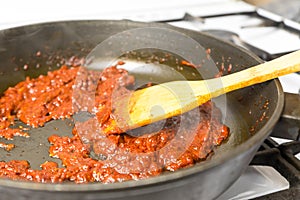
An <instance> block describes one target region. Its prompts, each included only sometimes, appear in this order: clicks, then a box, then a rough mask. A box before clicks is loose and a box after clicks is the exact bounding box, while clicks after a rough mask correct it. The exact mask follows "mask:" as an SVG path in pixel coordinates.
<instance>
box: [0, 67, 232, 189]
mask: <svg viewBox="0 0 300 200" xmlns="http://www.w3.org/2000/svg"><path fill="white" fill-rule="evenodd" d="M133 85H134V77H133V76H131V75H129V74H128V72H127V71H126V70H124V69H120V68H118V67H117V66H112V67H109V68H107V69H105V70H104V71H102V72H95V71H89V70H86V69H84V68H82V67H70V68H68V67H66V66H63V67H62V68H60V69H59V70H56V71H53V72H48V74H47V75H41V76H39V77H38V78H35V79H30V78H26V80H25V81H22V82H20V83H19V84H17V85H16V86H14V87H10V88H8V89H7V90H6V91H5V92H4V93H3V95H2V97H1V98H0V137H3V138H6V139H8V140H13V137H14V136H23V137H29V134H28V133H27V131H26V130H24V129H22V128H11V127H12V126H11V125H13V124H14V121H15V119H19V120H21V121H22V122H24V123H26V124H28V125H30V126H32V127H40V126H43V125H44V124H45V123H46V122H48V121H50V120H55V119H64V118H71V117H72V116H73V115H74V114H75V113H78V112H81V111H86V112H89V113H91V114H92V115H91V117H90V118H88V119H86V120H85V121H75V122H74V123H75V126H74V129H73V136H72V137H67V136H58V135H55V134H53V135H52V136H51V137H49V138H48V141H49V143H50V144H51V147H50V149H49V156H51V157H54V158H59V159H60V160H61V161H62V163H63V167H59V166H58V164H57V163H55V162H49V161H47V162H45V163H41V169H39V170H34V169H31V167H30V164H29V163H28V162H27V161H25V160H12V161H9V162H0V177H2V178H9V179H13V180H26V181H34V182H51V183H56V182H63V181H73V182H75V183H88V182H102V183H113V182H122V181H126V180H139V179H144V178H147V177H151V176H157V175H159V174H161V173H163V172H164V171H175V170H178V169H180V168H184V167H189V166H192V165H194V164H195V163H197V162H200V161H202V160H205V159H207V157H208V156H209V155H211V154H212V153H213V149H214V148H215V146H217V145H220V144H221V143H222V141H224V140H225V139H226V138H227V137H228V136H229V128H228V127H227V126H225V125H224V124H222V123H221V112H220V111H219V110H218V109H217V108H216V107H215V106H214V104H213V103H212V102H207V103H205V104H203V105H201V106H200V107H198V108H196V109H194V110H192V111H190V112H187V113H185V114H183V115H180V116H176V117H172V118H169V119H166V120H165V121H162V122H156V123H154V124H151V125H148V126H146V127H141V128H138V129H135V130H128V131H127V132H123V131H122V130H120V129H119V128H118V126H117V123H116V121H115V116H114V113H113V110H112V109H111V108H112V103H113V100H114V99H116V97H118V96H122V95H124V94H126V93H128V92H131V90H130V89H128V88H130V87H131V86H133ZM1 147H2V148H6V149H7V150H11V149H12V148H13V147H14V146H13V145H12V144H5V143H0V148H1ZM19 148H21V147H19Z"/></svg>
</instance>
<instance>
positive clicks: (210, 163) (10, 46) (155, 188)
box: [0, 21, 284, 200]
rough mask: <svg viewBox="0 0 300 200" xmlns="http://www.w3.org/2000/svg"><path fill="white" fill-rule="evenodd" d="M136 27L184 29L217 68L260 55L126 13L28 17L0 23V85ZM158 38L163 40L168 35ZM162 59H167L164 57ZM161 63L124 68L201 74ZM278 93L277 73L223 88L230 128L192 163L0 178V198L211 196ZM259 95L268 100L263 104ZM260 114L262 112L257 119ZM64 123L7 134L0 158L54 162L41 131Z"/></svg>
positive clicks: (254, 137)
mask: <svg viewBox="0 0 300 200" xmlns="http://www.w3.org/2000/svg"><path fill="white" fill-rule="evenodd" d="M143 27H161V28H169V29H173V30H176V31H179V32H181V33H183V34H186V35H187V36H189V37H191V38H193V39H194V40H196V41H197V42H199V43H200V44H201V45H202V46H203V47H204V48H210V49H211V52H212V53H211V57H212V59H213V60H214V61H215V62H216V63H218V64H217V67H219V68H221V67H222V64H221V63H224V64H225V65H228V64H229V63H230V64H232V66H233V69H232V72H235V71H239V70H242V69H245V68H247V67H249V66H252V65H256V64H258V63H260V62H261V60H260V59H259V58H257V57H256V56H255V55H253V54H251V53H249V52H247V51H245V50H243V49H241V48H238V47H236V46H233V45H231V44H229V43H226V42H223V41H220V40H219V39H216V38H214V37H211V36H209V35H206V34H202V33H199V32H194V31H190V30H184V29H180V28H175V27H172V26H169V25H166V24H158V23H138V22H132V21H67V22H54V23H45V24H35V25H30V26H23V27H18V28H13V29H7V30H2V31H0V60H1V62H0V72H1V75H0V92H3V91H4V90H5V89H6V88H7V87H9V86H13V85H15V84H16V83H18V82H20V81H22V80H24V79H25V77H26V76H30V77H37V76H38V75H39V74H45V73H47V71H49V70H54V69H57V68H58V67H59V66H60V65H61V64H63V63H65V62H66V60H69V59H70V58H72V56H77V57H85V56H86V55H87V53H88V52H89V51H90V50H91V49H92V48H94V47H95V46H96V45H97V44H98V43H100V42H101V41H103V40H105V39H107V38H108V37H109V36H111V35H113V34H116V33H119V32H121V31H124V30H128V29H132V28H143ZM161 42H162V43H164V42H165V43H166V44H167V43H168V42H169V41H161ZM178 42H180V41H178ZM181 45H185V44H181ZM133 59H134V58H133ZM24 66H26V67H25V68H24ZM149 66H150V67H151V66H152V65H149ZM170 67H174V66H172V65H171V64H170ZM164 68H165V66H162V65H159V64H158V65H155V66H154V67H153V69H152V70H145V71H144V72H143V71H139V72H136V71H134V70H133V71H130V69H129V72H130V73H131V74H133V75H134V76H136V78H137V79H139V76H141V77H143V78H145V77H150V78H149V80H150V79H151V77H152V78H153V79H154V78H155V81H156V82H164V81H170V80H174V79H177V78H178V77H179V78H180V77H184V78H185V79H191V80H194V79H198V78H201V77H200V76H199V75H197V76H196V77H195V71H194V69H193V68H190V67H185V68H183V69H182V70H181V71H180V72H178V73H180V74H181V75H182V76H173V75H172V73H171V75H170V71H168V70H163V69H164ZM166 77H167V78H166ZM283 97H284V96H283V91H282V88H281V85H280V83H279V81H278V80H277V79H276V80H272V81H269V82H266V83H262V84H259V85H255V86H252V87H248V88H245V89H242V90H238V91H235V92H232V93H230V94H227V95H226V105H223V106H226V108H227V109H226V113H224V114H226V117H225V118H224V123H225V124H226V125H227V126H229V127H230V130H231V135H230V137H229V139H228V141H226V142H225V143H224V144H222V145H221V146H220V147H218V148H217V149H216V152H215V154H214V155H213V156H212V157H211V158H209V159H207V160H206V161H204V162H201V163H199V164H196V165H194V166H193V167H190V168H185V169H181V170H178V171H175V172H172V173H163V174H161V175H159V176H157V177H152V178H148V179H144V180H139V181H127V182H122V183H113V184H101V183H93V184H79V185H78V184H73V183H69V182H65V183H59V184H44V183H32V182H22V181H12V180H7V179H0V194H1V198H4V199H9V198H10V199H19V198H20V199H21V198H22V199H27V198H28V199H131V200H133V199H156V198H157V199H158V198H159V199H214V198H216V197H217V196H219V195H220V194H221V193H222V192H224V191H225V190H226V189H227V188H228V187H229V186H230V185H232V184H233V183H234V181H235V180H236V179H237V178H238V177H239V176H240V175H241V173H242V172H243V170H244V169H245V168H246V167H247V165H248V164H249V163H250V161H251V159H252V158H253V156H254V154H255V152H256V151H257V149H258V148H259V146H260V145H261V143H262V142H263V141H264V139H265V138H266V137H267V136H268V135H269V133H270V132H271V130H272V128H273V127H274V125H275V123H276V122H277V120H278V119H279V117H280V114H281V111H282V108H283V102H284V98H283ZM216 102H217V101H216ZM266 102H268V106H264V105H266ZM220 107H222V105H221V106H220ZM220 109H221V110H222V108H220ZM222 112H224V111H223V110H222ZM263 115H265V116H266V117H264V118H263V119H261V116H263ZM69 124H70V121H69V120H63V121H60V120H57V121H51V122H48V123H47V124H46V125H45V126H44V127H41V128H37V129H32V130H30V135H31V137H30V138H21V137H15V138H14V140H13V141H11V142H13V143H14V144H16V146H17V147H16V148H15V149H13V150H12V151H11V152H6V151H5V150H3V149H0V160H5V161H8V160H11V159H25V160H29V161H30V164H31V166H32V168H38V166H39V165H40V164H41V163H43V162H44V161H46V160H54V161H55V162H59V161H58V160H57V159H53V158H50V157H49V156H48V148H49V144H48V142H47V138H48V137H49V136H50V135H52V134H59V135H71V128H70V126H69ZM17 125H18V124H17ZM0 141H3V139H1V140H0ZM6 142H7V141H6Z"/></svg>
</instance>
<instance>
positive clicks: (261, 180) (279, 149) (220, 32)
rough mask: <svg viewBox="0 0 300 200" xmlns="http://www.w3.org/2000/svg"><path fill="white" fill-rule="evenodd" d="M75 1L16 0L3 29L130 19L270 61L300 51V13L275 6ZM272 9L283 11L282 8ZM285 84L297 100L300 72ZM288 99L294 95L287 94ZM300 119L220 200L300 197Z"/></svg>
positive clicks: (1, 12)
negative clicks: (195, 34)
mask: <svg viewBox="0 0 300 200" xmlns="http://www.w3.org/2000/svg"><path fill="white" fill-rule="evenodd" d="M290 1H291V2H293V6H294V8H295V6H299V7H298V8H299V9H300V3H299V2H298V4H296V3H297V2H296V1H292V0H289V1H283V0H282V1H281V2H280V1H278V0H277V1H276V2H277V3H282V2H284V4H286V5H285V8H286V7H287V4H288V3H287V2H290ZM72 2H73V3H72V5H70V4H69V2H64V1H60V0H52V1H51V3H50V2H45V3H43V5H41V4H39V2H38V1H34V0H28V1H21V2H19V1H15V0H11V1H9V2H6V3H4V6H2V7H1V8H0V29H5V28H11V27H16V26H21V25H26V24H31V23H39V22H48V21H61V20H74V19H128V20H135V21H143V22H163V23H168V24H171V25H173V26H178V27H182V28H187V29H192V30H196V31H202V32H206V33H208V34H211V35H214V36H215V37H219V38H221V39H223V40H227V41H229V42H232V43H234V44H236V45H239V46H241V47H243V48H246V49H248V50H249V51H252V52H254V53H255V54H257V55H258V56H259V57H260V58H262V59H263V60H266V61H267V60H271V59H274V58H276V57H278V56H281V55H284V54H286V53H288V52H291V51H295V50H298V49H300V38H299V36H300V24H299V23H298V22H297V19H299V16H300V15H299V16H294V17H293V18H292V17H289V18H287V17H286V16H285V14H291V13H287V12H275V10H272V8H270V9H271V11H268V9H269V7H268V6H267V5H264V7H263V8H260V7H256V6H254V5H250V4H248V3H245V2H243V1H238V0H210V1H206V0H201V1H197V2H195V1H193V0H185V1H181V0H173V1H172V4H170V3H169V2H163V1H159V0H152V1H149V2H143V3H141V2H140V1H137V0H132V1H130V0H129V1H126V2H125V1H116V0H110V1H109V2H107V3H106V4H104V5H103V4H101V5H100V4H99V2H98V1H93V0H87V1H86V2H85V4H82V3H79V2H76V1H72ZM15 5H19V7H15ZM115 5H119V6H115ZM272 6H273V8H278V7H280V6H278V4H272ZM281 8H282V6H281ZM299 9H298V10H299ZM293 10H295V9H293ZM13 11H14V12H13ZM273 11H274V12H273ZM275 13H277V14H275ZM280 81H281V83H282V85H283V88H284V91H285V92H287V93H293V94H294V95H291V96H294V97H295V94H299V92H300V75H299V74H296V73H295V74H290V75H287V76H284V77H281V78H280ZM294 97H293V99H296V100H297V98H294ZM286 98H290V95H289V94H287V95H286ZM299 99H300V96H299V98H298V101H297V102H293V103H294V104H293V105H296V104H297V103H300V100H299ZM288 100H289V101H287V102H290V99H288ZM298 105H299V104H298ZM289 106H291V105H289ZM291 107H292V106H291ZM298 110H299V109H298ZM287 112H288V111H287ZM299 119H300V114H299V115H298V116H296V118H291V117H290V115H289V113H284V114H283V115H282V118H281V119H280V121H279V122H278V124H277V125H276V127H275V129H274V131H273V132H272V134H271V136H270V137H269V138H267V139H266V140H265V142H264V143H263V145H262V146H261V147H260V149H259V151H258V152H257V154H256V156H255V157H254V159H253V160H252V162H251V164H250V165H249V167H248V169H247V170H246V171H245V172H244V174H243V175H242V176H241V177H240V178H239V179H238V180H237V181H236V183H235V184H234V185H232V187H230V188H229V189H228V190H227V191H226V192H225V193H224V194H222V195H221V196H220V197H219V198H218V200H227V199H231V200H233V199H254V198H255V199H259V200H266V199H272V200H277V199H299V198H300V172H299V171H300V161H299V159H300V131H299V127H300V122H299ZM297 120H298V121H297Z"/></svg>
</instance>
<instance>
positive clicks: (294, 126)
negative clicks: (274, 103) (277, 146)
mask: <svg viewBox="0 0 300 200" xmlns="http://www.w3.org/2000/svg"><path fill="white" fill-rule="evenodd" d="M284 94H285V97H284V98H285V101H284V102H285V103H284V109H283V112H282V114H281V117H280V119H279V121H278V123H277V124H276V126H275V127H274V129H273V132H272V134H271V136H275V137H280V138H285V139H291V140H296V141H300V94H292V93H284Z"/></svg>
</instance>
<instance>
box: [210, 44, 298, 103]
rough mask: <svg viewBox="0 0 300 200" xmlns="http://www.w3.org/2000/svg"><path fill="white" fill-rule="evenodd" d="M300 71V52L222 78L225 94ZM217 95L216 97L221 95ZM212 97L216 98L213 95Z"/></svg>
mask: <svg viewBox="0 0 300 200" xmlns="http://www.w3.org/2000/svg"><path fill="white" fill-rule="evenodd" d="M298 71H300V50H299V51H295V52H293V53H290V54H287V55H285V56H282V57H280V58H277V59H274V60H272V61H269V62H265V63H262V64H260V65H257V66H255V67H250V68H248V69H245V70H242V71H240V72H236V73H233V74H230V75H226V76H223V77H221V78H220V82H221V83H222V87H223V88H222V91H219V93H220V92H223V93H227V92H230V91H233V90H237V89H240V88H244V87H247V86H251V85H254V84H257V83H262V82H265V81H268V80H271V79H274V78H277V77H279V76H283V75H286V74H290V73H293V72H298ZM219 93H216V96H218V95H220V94H219ZM212 97H215V95H214V94H212Z"/></svg>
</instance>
